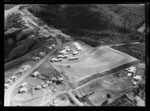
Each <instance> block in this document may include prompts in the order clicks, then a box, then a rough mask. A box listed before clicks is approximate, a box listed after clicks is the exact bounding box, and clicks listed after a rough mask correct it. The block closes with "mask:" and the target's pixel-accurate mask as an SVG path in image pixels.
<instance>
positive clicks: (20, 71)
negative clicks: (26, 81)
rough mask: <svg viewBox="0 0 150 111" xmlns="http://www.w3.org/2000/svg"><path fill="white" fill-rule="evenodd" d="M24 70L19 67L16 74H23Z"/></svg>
mask: <svg viewBox="0 0 150 111" xmlns="http://www.w3.org/2000/svg"><path fill="white" fill-rule="evenodd" d="M23 72H24V70H22V69H19V71H18V72H17V73H16V75H20V74H22V73H23Z"/></svg>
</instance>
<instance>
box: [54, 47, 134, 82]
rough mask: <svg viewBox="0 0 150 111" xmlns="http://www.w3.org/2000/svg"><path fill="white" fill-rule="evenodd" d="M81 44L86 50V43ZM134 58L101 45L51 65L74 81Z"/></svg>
mask: <svg viewBox="0 0 150 111" xmlns="http://www.w3.org/2000/svg"><path fill="white" fill-rule="evenodd" d="M81 46H82V48H83V51H84V49H86V50H87V46H86V45H83V44H82V45H81ZM88 47H89V46H88ZM136 60H137V59H136V58H133V57H131V56H129V55H127V54H125V53H122V52H119V51H117V50H114V49H112V48H110V47H102V46H101V47H98V48H91V49H90V50H88V51H87V52H86V54H84V56H82V57H81V58H79V60H73V61H72V62H70V61H68V62H58V63H54V64H52V65H53V67H54V68H55V69H57V70H58V71H59V72H62V73H63V74H65V75H66V76H67V78H69V80H70V82H71V83H76V82H79V81H80V80H82V79H84V78H86V77H89V76H92V75H93V74H96V73H100V72H103V71H106V70H110V69H112V68H114V67H118V66H120V65H122V64H126V63H129V62H132V61H136ZM74 61H76V62H74ZM68 66H69V67H68Z"/></svg>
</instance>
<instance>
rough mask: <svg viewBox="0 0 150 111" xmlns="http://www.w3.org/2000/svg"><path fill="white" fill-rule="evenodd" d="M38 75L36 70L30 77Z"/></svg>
mask: <svg viewBox="0 0 150 111" xmlns="http://www.w3.org/2000/svg"><path fill="white" fill-rule="evenodd" d="M39 75H40V73H39V72H38V71H35V72H34V73H32V74H31V76H32V77H37V76H39Z"/></svg>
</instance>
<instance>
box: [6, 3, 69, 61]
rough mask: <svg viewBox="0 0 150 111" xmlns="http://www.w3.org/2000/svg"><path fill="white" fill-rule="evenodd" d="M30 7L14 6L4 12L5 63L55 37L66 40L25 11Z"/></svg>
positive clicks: (57, 31)
mask: <svg viewBox="0 0 150 111" xmlns="http://www.w3.org/2000/svg"><path fill="white" fill-rule="evenodd" d="M30 6H32V5H15V6H13V7H11V8H10V9H8V10H5V24H4V30H5V32H4V46H5V50H4V53H5V62H9V61H11V60H13V59H17V58H19V57H21V56H23V55H25V54H27V53H29V52H30V51H33V50H35V49H38V48H40V47H42V45H43V44H44V43H45V42H47V39H48V38H55V37H56V36H57V35H62V37H64V38H66V35H65V34H63V33H62V32H61V31H59V30H56V29H54V28H51V27H48V26H47V25H46V24H45V23H44V22H42V20H39V19H38V18H36V17H34V16H33V15H32V14H31V13H30V12H29V11H28V10H27V8H28V7H30ZM67 38H68V37H67Z"/></svg>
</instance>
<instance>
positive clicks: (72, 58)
mask: <svg viewBox="0 0 150 111" xmlns="http://www.w3.org/2000/svg"><path fill="white" fill-rule="evenodd" d="M76 59H79V57H70V58H69V59H68V60H69V61H70V60H76Z"/></svg>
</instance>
